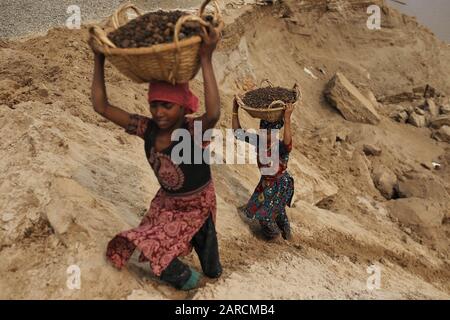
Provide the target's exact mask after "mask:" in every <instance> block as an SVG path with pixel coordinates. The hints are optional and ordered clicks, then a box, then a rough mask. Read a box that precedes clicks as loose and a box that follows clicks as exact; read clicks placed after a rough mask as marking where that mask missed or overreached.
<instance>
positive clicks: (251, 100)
mask: <svg viewBox="0 0 450 320" xmlns="http://www.w3.org/2000/svg"><path fill="white" fill-rule="evenodd" d="M277 100H281V101H283V102H284V103H294V102H295V101H296V100H297V94H296V92H295V90H292V89H285V88H281V87H267V88H259V89H256V90H252V91H249V92H247V93H246V94H245V95H244V97H243V98H242V102H244V103H245V104H246V105H247V106H249V107H251V108H261V109H262V108H267V107H268V106H269V105H270V104H271V103H272V102H274V101H277Z"/></svg>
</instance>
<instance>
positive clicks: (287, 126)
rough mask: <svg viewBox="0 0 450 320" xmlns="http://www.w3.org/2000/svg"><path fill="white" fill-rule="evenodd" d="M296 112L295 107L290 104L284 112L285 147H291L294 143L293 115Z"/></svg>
mask: <svg viewBox="0 0 450 320" xmlns="http://www.w3.org/2000/svg"><path fill="white" fill-rule="evenodd" d="M292 111H294V106H293V105H292V104H289V105H288V106H287V107H286V110H285V112H284V137H283V142H284V144H285V145H287V146H288V145H290V144H291V143H292V131H291V115H292Z"/></svg>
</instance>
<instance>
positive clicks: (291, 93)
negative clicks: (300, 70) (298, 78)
mask: <svg viewBox="0 0 450 320" xmlns="http://www.w3.org/2000/svg"><path fill="white" fill-rule="evenodd" d="M264 82H267V83H268V86H265V87H262V85H263V83H264ZM300 99H301V92H300V87H299V86H298V85H297V84H295V85H294V87H293V88H292V89H286V88H282V87H275V86H274V85H273V84H272V83H271V82H270V81H269V80H264V81H263V82H262V83H261V86H260V88H258V89H255V90H251V91H248V92H246V93H245V94H244V95H243V96H239V95H237V96H236V101H237V103H238V104H239V106H240V107H241V108H242V109H244V110H245V111H247V112H248V113H249V114H250V115H251V116H252V117H253V118H258V119H262V120H266V121H270V122H275V121H278V120H281V119H282V118H283V115H284V110H285V109H286V106H287V105H288V104H293V105H294V106H295V105H296V104H297V103H298V102H299V101H300Z"/></svg>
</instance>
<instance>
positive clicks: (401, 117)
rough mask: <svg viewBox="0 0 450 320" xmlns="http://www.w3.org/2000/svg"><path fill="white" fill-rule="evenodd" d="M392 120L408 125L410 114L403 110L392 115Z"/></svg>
mask: <svg viewBox="0 0 450 320" xmlns="http://www.w3.org/2000/svg"><path fill="white" fill-rule="evenodd" d="M390 117H391V119H393V120H395V121H397V122H400V123H406V121H407V120H408V117H409V115H408V112H406V110H402V111H396V112H394V113H392V114H391V115H390Z"/></svg>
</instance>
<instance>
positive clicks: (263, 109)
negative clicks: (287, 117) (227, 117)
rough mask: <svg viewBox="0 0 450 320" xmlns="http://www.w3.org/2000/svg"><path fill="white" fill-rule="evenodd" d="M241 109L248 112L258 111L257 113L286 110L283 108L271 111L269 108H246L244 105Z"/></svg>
mask: <svg viewBox="0 0 450 320" xmlns="http://www.w3.org/2000/svg"><path fill="white" fill-rule="evenodd" d="M241 108H242V109H245V110H249V111H258V112H276V111H282V110H284V109H286V108H285V107H279V108H272V109H269V108H252V107H249V106H247V105H246V104H244V105H243V106H242V107H241Z"/></svg>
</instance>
